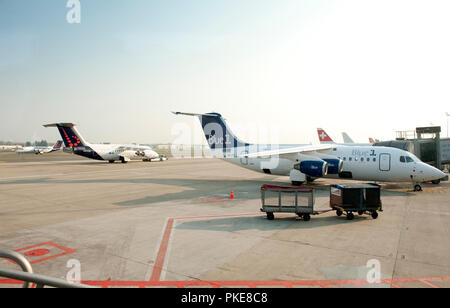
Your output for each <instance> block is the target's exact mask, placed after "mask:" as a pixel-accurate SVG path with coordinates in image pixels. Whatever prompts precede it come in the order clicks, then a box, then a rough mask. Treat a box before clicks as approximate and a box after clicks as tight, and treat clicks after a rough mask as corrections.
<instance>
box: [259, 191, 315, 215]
mask: <svg viewBox="0 0 450 308" xmlns="http://www.w3.org/2000/svg"><path fill="white" fill-rule="evenodd" d="M261 202H262V208H261V212H265V213H266V214H267V219H269V220H273V219H274V218H275V215H274V213H295V214H297V215H298V216H299V217H300V218H303V220H305V221H309V220H310V219H311V215H317V214H319V212H315V211H314V189H313V188H307V187H284V186H275V185H267V184H265V185H263V186H261Z"/></svg>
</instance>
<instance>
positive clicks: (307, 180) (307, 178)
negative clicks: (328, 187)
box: [306, 176, 316, 183]
mask: <svg viewBox="0 0 450 308" xmlns="http://www.w3.org/2000/svg"><path fill="white" fill-rule="evenodd" d="M315 180H316V179H315V178H312V177H310V176H306V182H308V183H312V182H314V181H315Z"/></svg>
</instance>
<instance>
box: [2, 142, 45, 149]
mask: <svg viewBox="0 0 450 308" xmlns="http://www.w3.org/2000/svg"><path fill="white" fill-rule="evenodd" d="M0 145H25V146H27V147H30V146H37V147H48V142H47V140H41V141H34V142H31V141H27V142H25V143H23V142H13V141H1V140H0Z"/></svg>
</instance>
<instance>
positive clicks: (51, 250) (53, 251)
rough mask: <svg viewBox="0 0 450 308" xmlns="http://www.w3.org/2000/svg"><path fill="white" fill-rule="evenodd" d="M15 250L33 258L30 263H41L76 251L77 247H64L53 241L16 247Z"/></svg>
mask: <svg viewBox="0 0 450 308" xmlns="http://www.w3.org/2000/svg"><path fill="white" fill-rule="evenodd" d="M15 251H16V252H19V253H21V254H23V255H25V256H26V257H28V258H29V259H30V258H31V259H32V260H29V261H30V264H36V263H40V262H43V261H47V260H50V259H55V258H58V257H61V256H65V255H68V254H71V253H74V252H76V250H75V249H70V248H67V247H63V246H60V245H57V244H55V243H52V242H47V243H42V244H37V245H33V246H28V247H24V248H20V249H16V250H15ZM49 254H50V255H49ZM44 256H46V257H44ZM36 258H37V259H36Z"/></svg>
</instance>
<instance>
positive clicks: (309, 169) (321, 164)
mask: <svg viewBox="0 0 450 308" xmlns="http://www.w3.org/2000/svg"><path fill="white" fill-rule="evenodd" d="M294 169H297V170H299V171H300V172H301V173H304V174H306V175H308V176H310V177H316V178H320V177H323V176H326V175H327V174H328V163H327V162H326V161H323V160H304V161H302V162H300V163H298V164H296V165H295V166H294Z"/></svg>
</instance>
